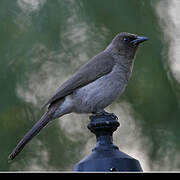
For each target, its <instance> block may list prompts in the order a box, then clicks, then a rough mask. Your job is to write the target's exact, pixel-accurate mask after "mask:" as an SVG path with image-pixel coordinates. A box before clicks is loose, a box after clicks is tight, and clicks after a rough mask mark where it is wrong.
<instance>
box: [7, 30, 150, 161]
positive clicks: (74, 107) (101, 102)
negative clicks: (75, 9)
mask: <svg viewBox="0 0 180 180" xmlns="http://www.w3.org/2000/svg"><path fill="white" fill-rule="evenodd" d="M146 40H148V38H146V37H140V36H137V35H135V34H130V33H126V32H124V33H120V34H118V35H117V36H116V37H115V38H114V39H113V40H112V42H111V43H110V45H109V46H108V47H107V48H106V49H105V50H104V51H103V52H101V53H99V54H98V55H96V56H95V57H93V58H92V59H91V60H90V61H89V62H88V63H86V64H85V65H83V66H82V67H81V68H80V69H79V70H78V71H77V72H76V73H75V74H74V75H73V76H72V77H71V78H70V79H69V80H67V81H66V82H64V83H63V84H62V85H61V86H60V88H59V89H58V90H57V92H56V93H55V94H54V95H53V96H52V97H51V98H50V99H49V100H48V101H47V102H46V103H45V104H44V105H43V107H45V106H46V105H49V107H48V110H47V112H46V113H45V114H44V115H43V116H42V118H41V119H40V120H39V121H38V122H37V123H36V124H35V125H34V126H33V127H32V129H31V130H30V131H29V132H28V133H27V134H26V135H25V136H24V138H23V139H22V140H21V141H20V142H19V143H18V145H17V146H16V147H15V149H14V150H13V151H12V153H11V154H10V156H9V159H11V160H12V159H14V158H15V157H16V155H17V154H18V153H19V152H20V151H21V150H22V149H23V148H24V146H25V145H26V144H27V143H28V142H29V141H30V140H31V139H32V138H33V137H34V136H35V135H37V134H38V133H39V132H40V130H41V129H42V128H43V127H44V126H46V125H47V124H48V123H49V122H50V121H51V120H53V119H56V118H58V117H61V116H63V115H64V114H68V113H71V112H75V113H97V114H99V113H104V112H105V111H104V108H105V107H107V106H108V105H110V104H111V103H112V102H114V101H115V100H116V99H117V98H118V97H119V96H120V95H121V94H122V93H123V91H124V90H125V87H126V85H127V83H128V80H129V78H130V75H131V72H132V68H133V62H134V61H133V59H134V57H135V54H136V51H137V48H138V45H139V44H140V43H141V42H143V41H146Z"/></svg>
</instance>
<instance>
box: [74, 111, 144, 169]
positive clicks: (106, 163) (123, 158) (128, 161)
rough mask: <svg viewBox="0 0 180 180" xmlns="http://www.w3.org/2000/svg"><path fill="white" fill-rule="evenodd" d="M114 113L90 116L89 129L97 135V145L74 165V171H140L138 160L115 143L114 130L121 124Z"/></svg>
mask: <svg viewBox="0 0 180 180" xmlns="http://www.w3.org/2000/svg"><path fill="white" fill-rule="evenodd" d="M117 119H118V118H117V117H116V116H115V115H114V114H106V115H98V116H90V120H91V121H90V123H89V124H88V129H89V130H90V131H91V132H92V133H94V134H95V135H96V140H97V143H96V147H95V148H94V149H93V150H92V153H91V154H90V155H88V156H87V157H85V158H84V159H82V160H81V161H80V162H79V163H77V164H76V165H75V166H74V171H93V172H95V171H96V172H97V171H106V172H107V171H110V172H112V171H121V172H122V171H136V172H137V171H139V172H142V168H141V165H140V163H139V161H138V160H136V159H134V158H132V157H131V156H129V155H127V154H125V153H123V152H121V151H119V148H118V147H117V146H115V145H114V144H113V132H114V131H115V130H116V129H117V128H118V126H119V125H120V124H119V122H118V121H117Z"/></svg>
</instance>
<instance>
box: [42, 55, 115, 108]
mask: <svg viewBox="0 0 180 180" xmlns="http://www.w3.org/2000/svg"><path fill="white" fill-rule="evenodd" d="M114 63H115V61H114V59H113V57H112V56H110V55H109V54H108V53H107V52H102V53H100V54H98V55H97V56H95V57H94V58H92V59H91V60H90V61H89V62H88V63H86V64H85V65H84V66H82V67H81V68H80V69H79V70H78V71H77V72H76V73H75V74H74V75H73V76H72V77H71V78H70V79H69V80H67V81H65V82H64V83H63V84H62V85H61V86H60V88H59V89H58V90H57V92H56V93H55V94H54V96H52V97H51V98H50V99H49V100H48V101H47V102H46V103H45V104H44V105H43V106H42V108H43V107H45V106H46V105H48V104H53V102H55V101H57V100H59V99H62V98H63V97H65V96H67V95H69V94H71V93H72V92H73V91H74V90H76V89H77V88H80V87H82V86H85V85H86V84H88V83H90V82H93V81H95V80H96V79H98V78H100V77H101V76H103V75H105V74H107V73H109V72H110V71H111V70H112V69H113V66H114Z"/></svg>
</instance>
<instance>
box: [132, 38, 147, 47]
mask: <svg viewBox="0 0 180 180" xmlns="http://www.w3.org/2000/svg"><path fill="white" fill-rule="evenodd" d="M148 39H149V38H147V37H143V36H138V37H137V38H136V39H134V40H132V41H131V44H133V45H137V44H140V43H142V42H144V41H147V40H148Z"/></svg>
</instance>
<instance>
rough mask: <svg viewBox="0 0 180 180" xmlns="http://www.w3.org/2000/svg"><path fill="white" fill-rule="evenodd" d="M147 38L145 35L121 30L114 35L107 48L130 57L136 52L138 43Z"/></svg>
mask: <svg viewBox="0 0 180 180" xmlns="http://www.w3.org/2000/svg"><path fill="white" fill-rule="evenodd" d="M147 40H148V38H147V37H142V36H137V35H135V34H131V33H127V32H122V33H119V34H117V35H116V37H115V38H114V39H113V40H112V42H111V44H110V45H109V46H108V47H107V49H108V50H110V51H111V52H113V53H115V54H116V53H117V54H118V55H121V56H125V57H127V58H130V59H132V58H134V56H135V54H136V51H137V48H138V46H139V44H140V43H142V42H144V41H147Z"/></svg>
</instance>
